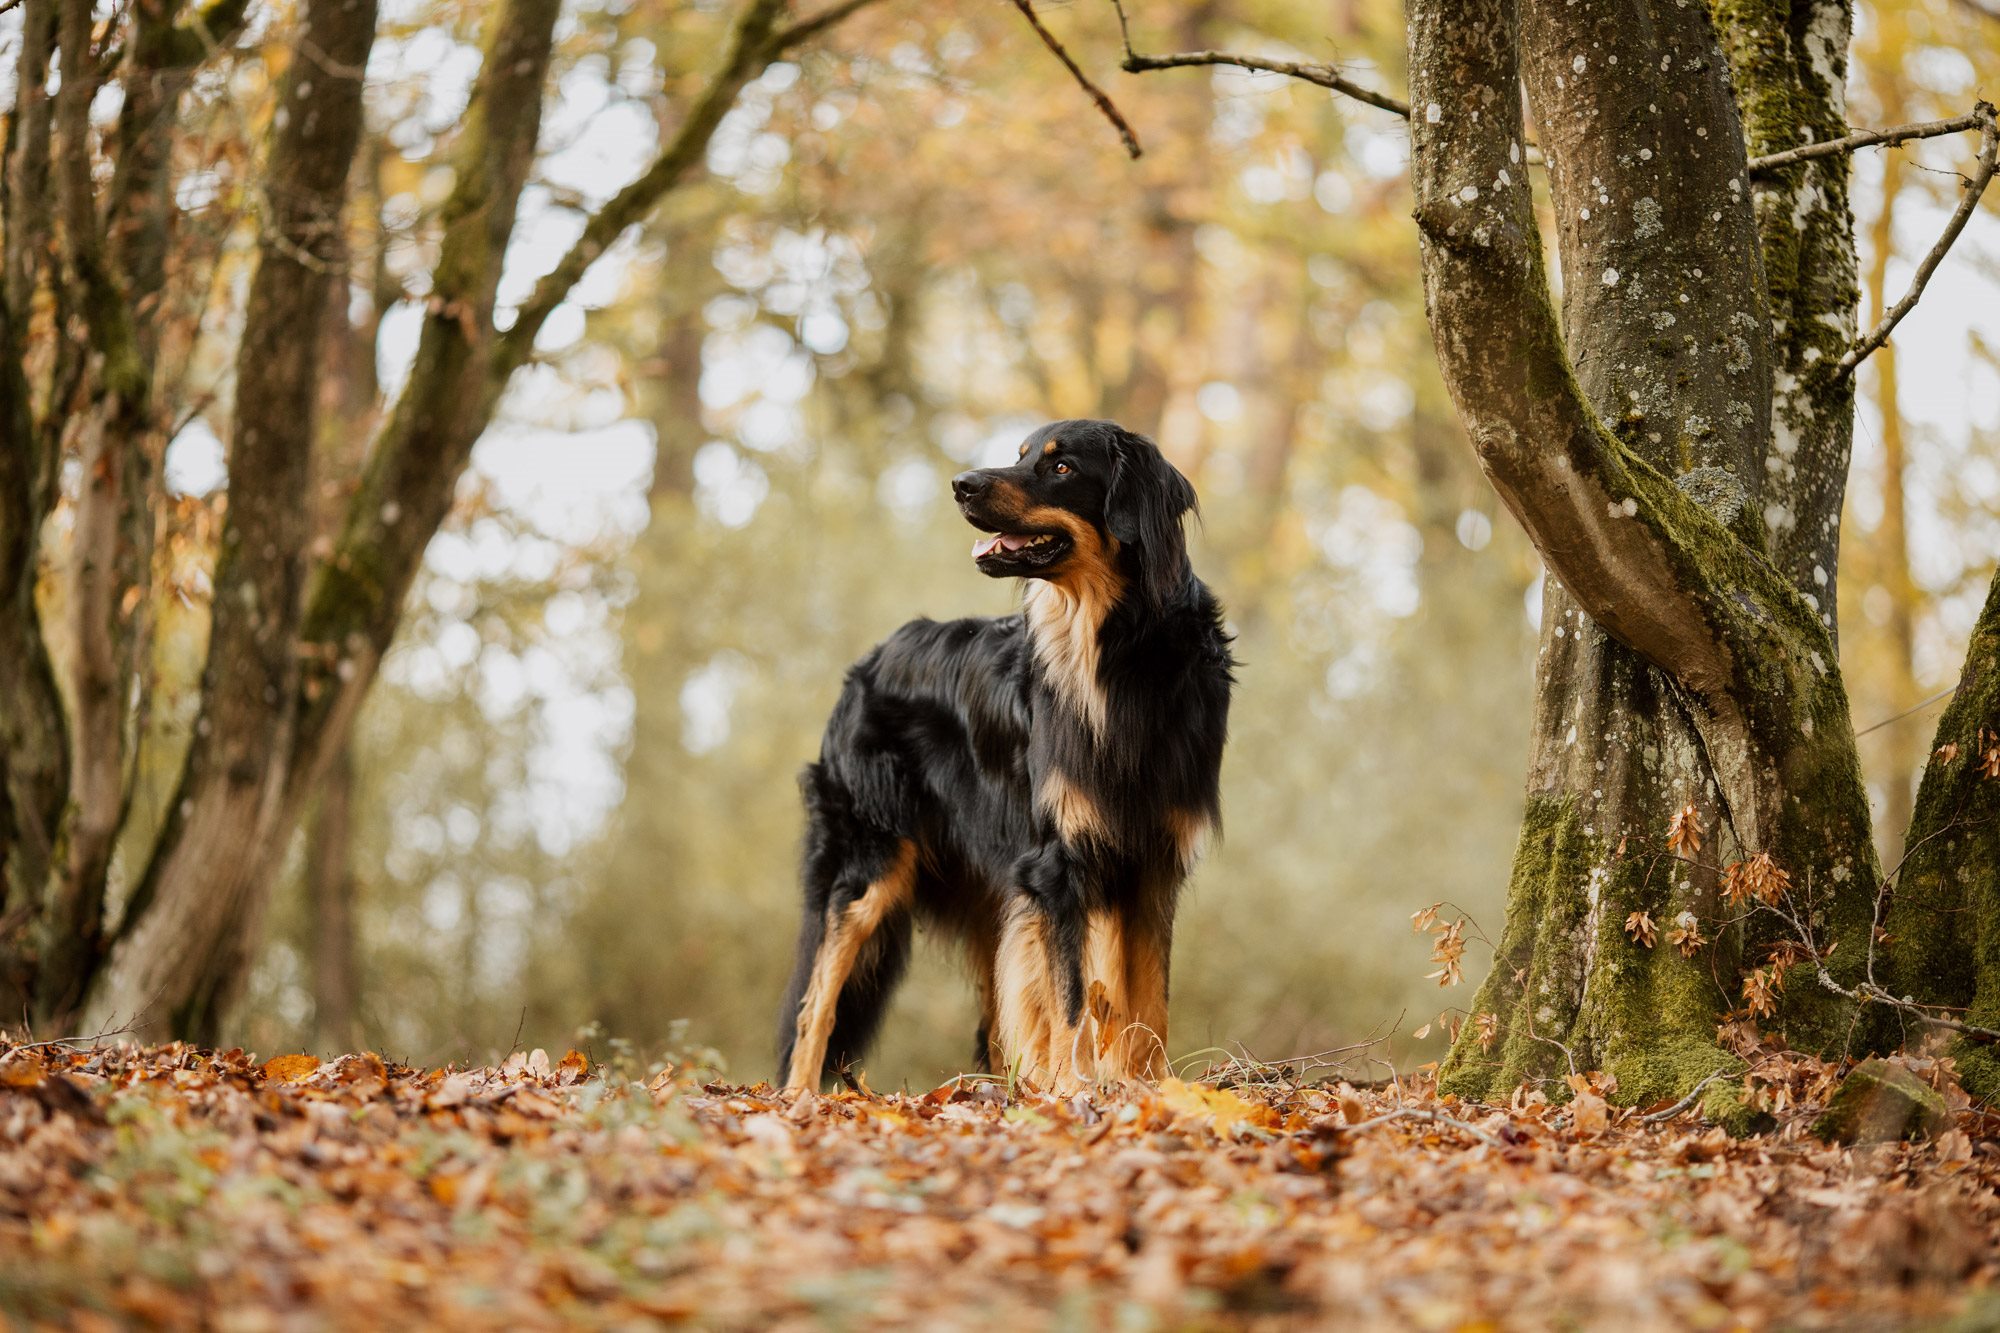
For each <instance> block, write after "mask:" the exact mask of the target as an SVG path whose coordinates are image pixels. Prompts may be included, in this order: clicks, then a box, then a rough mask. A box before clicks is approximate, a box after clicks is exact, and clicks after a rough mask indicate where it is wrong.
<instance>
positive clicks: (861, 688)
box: [778, 421, 1235, 1092]
mask: <svg viewBox="0 0 2000 1333" xmlns="http://www.w3.org/2000/svg"><path fill="white" fill-rule="evenodd" d="M952 492H953V495H954V496H955V498H956V500H957V502H958V507H959V511H960V512H961V513H962V514H963V515H964V516H965V518H966V520H967V522H969V523H970V524H971V525H972V526H973V527H974V528H976V529H978V530H979V531H980V532H981V533H983V534H985V535H983V536H982V537H980V539H979V540H978V541H977V542H976V543H975V544H974V545H973V548H972V558H973V562H974V564H975V565H976V566H977V568H978V569H979V571H980V572H981V573H983V574H985V575H987V576H989V577H991V578H1018V579H1020V580H1022V582H1023V585H1024V591H1023V609H1022V610H1021V611H1020V612H1019V613H1017V614H1014V615H1007V616H998V617H978V618H969V619H963V620H950V621H943V622H937V621H931V620H914V621H911V622H910V623H909V624H907V625H904V626H903V627H902V628H901V629H899V630H897V631H896V632H895V633H894V634H892V635H890V636H889V638H888V639H887V640H885V641H884V642H882V643H881V644H879V645H877V646H876V647H875V648H874V649H873V650H872V651H871V652H869V653H868V655H867V656H865V657H863V658H862V659H861V660H860V661H859V662H857V663H856V664H855V665H854V666H853V667H852V668H851V669H849V671H848V673H847V679H846V683H845V686H844V688H843V689H842V691H841V694H840V698H839V701H838V702H837V703H836V704H835V705H834V708H833V714H832V717H831V718H830V719H829V720H828V722H827V727H826V735H825V739H824V741H823V742H822V744H821V747H820V757H819V761H818V762H817V763H813V764H809V765H807V767H806V769H805V771H804V773H803V774H802V775H801V777H800V788H801V790H802V792H803V795H804V798H805V806H806V822H807V830H806V837H805V850H804V856H803V866H802V874H801V879H802V881H803V887H804V894H805V912H804V920H803V922H802V924H801V926H800V930H799V940H798V954H797V961H796V964H795V966H794V968H793V972H792V976H791V981H790V984H789V985H788V986H787V988H786V991H785V998H784V1002H783V1008H782V1010H781V1013H780V1022H779V1037H778V1044H779V1050H780V1054H779V1066H780V1070H779V1075H780V1077H781V1078H782V1079H783V1080H784V1082H785V1084H786V1085H787V1086H790V1087H798V1088H814V1089H817V1088H818V1087H819V1086H820V1085H821V1082H822V1080H823V1079H824V1077H825V1076H826V1074H827V1072H828V1071H829V1069H832V1070H845V1069H846V1068H847V1066H848V1065H849V1064H850V1063H851V1062H852V1061H854V1060H857V1059H859V1058H860V1057H861V1055H862V1054H863V1053H864V1051H865V1050H866V1048H867V1046H868V1044H869V1042H870V1040H871V1039H872V1038H873V1037H874V1035H875V1033H876V1031H877V1029H878V1028H879V1027H880V1025H881V1021H882V1015H883V1012H884V1010H885V1009H886V1008H887V1006H888V1003H889V999H890V996H891V994H892V993H893V991H894V989H895V987H896V984H897V982H898V981H899V980H900V979H901V976H902V973H903V970H904V967H905V965H906V964H907V962H908V960H909V956H910V943H911V934H912V930H913V928H914V926H915V925H916V924H917V923H918V922H922V923H923V924H924V925H926V926H927V927H930V928H933V929H937V930H940V931H942V932H943V933H944V934H945V935H946V936H947V937H949V938H952V939H955V940H956V941H957V942H958V943H959V944H960V945H961V946H962V947H963V949H964V950H965V954H966V957H967V960H968V962H969V964H970V970H971V972H972V975H973V978H974V980H975V984H976V985H977V987H978V991H979V1001H980V1024H979V1031H978V1035H977V1037H976V1039H975V1042H974V1050H973V1063H974V1065H975V1067H976V1068H978V1069H980V1070H982V1071H1007V1072H1011V1073H1014V1074H1015V1075H1016V1076H1017V1077H1019V1078H1022V1079H1025V1080H1027V1081H1028V1082H1030V1083H1032V1084H1033V1085H1035V1086H1037V1087H1040V1088H1045V1089H1050V1090H1055V1091H1063V1092H1073V1091H1075V1090H1076V1089H1078V1088H1080V1087H1082V1086H1083V1085H1085V1084H1087V1083H1089V1082H1092V1081H1094V1080H1102V1079H1125V1078H1157V1077H1158V1076H1160V1074H1162V1073H1163V1072H1164V1071H1165V1069H1166V1041H1167V984H1168V970H1169V956H1170V953H1171V949H1172V944H1173V924H1174V908H1175V903H1176V900H1177V899H1178V897H1179V894H1180V889H1181V885H1182V883H1183V881H1184V880H1185V879H1186V878H1187V875H1188V872H1189V870H1190V869H1191V868H1192V867H1193V866H1194V864H1195V862H1196V860H1197V858H1198V857H1199V856H1200V854H1201V850H1202V848H1203V845H1204V843H1205V841H1206V840H1207V838H1208V837H1209V836H1210V834H1212V833H1213V832H1214V831H1216V830H1217V829H1218V827H1219V823H1220V814H1221V811H1220V799H1219V777H1220V770H1221V766H1222V751H1223V744H1224V741H1225V739H1226V737H1227V732H1228V722H1229V698H1230V691H1231V689H1232V687H1233V684H1234V668H1235V662H1234V659H1233V658H1232V656H1231V653H1230V639H1229V635H1228V634H1227V633H1226V632H1225V630H1224V628H1223V620H1222V609H1221V606H1220V604H1219V603H1218V602H1217V601H1216V599H1215V597H1214V595H1213V594H1212V593H1211V592H1210V591H1209V589H1208V587H1207V585H1205V584H1204V583H1202V581H1201V580H1200V579H1198V578H1196V577H1195V575H1194V571H1193V569H1192V568H1191V567H1190V565H1189V563H1188V555H1187V543H1186V539H1185V535H1184V532H1183V527H1182V525H1183V521H1184V517H1185V515H1187V514H1188V513H1189V511H1191V510H1193V509H1194V508H1195V503H1196V502H1195V493H1194V488H1193V486H1191V485H1190V484H1189V483H1188V480H1187V478H1186V477H1184V476H1182V475H1181V474H1180V472H1179V471H1177V470H1176V469H1175V468H1174V467H1173V465H1172V464H1170V463H1169V462H1167V460H1166V458H1165V457H1163V456H1162V455H1161V453H1160V451H1159V449H1158V447H1156V446H1155V445H1154V444H1153V442H1152V441H1151V440H1148V439H1146V438H1145V437H1144V436H1141V435H1137V434H1134V433H1133V432H1131V431H1128V430H1126V429H1124V428H1123V427H1121V426H1118V425H1116V424H1114V423H1112V422H1109V421H1058V422H1055V423H1053V424H1052V425H1047V426H1043V427H1042V428H1041V429H1039V430H1037V431H1035V432H1034V433H1033V434H1031V435H1029V436H1028V438H1027V439H1026V440H1025V441H1024V442H1023V443H1022V444H1021V447H1020V454H1019V458H1018V461H1017V462H1015V463H1014V464H1013V465H1012V466H1008V467H997V468H984V469H979V470H976V471H970V472H963V473H960V474H959V475H958V476H956V477H954V478H953V479H952Z"/></svg>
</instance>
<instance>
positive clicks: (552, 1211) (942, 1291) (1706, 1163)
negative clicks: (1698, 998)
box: [0, 1015, 2000, 1329]
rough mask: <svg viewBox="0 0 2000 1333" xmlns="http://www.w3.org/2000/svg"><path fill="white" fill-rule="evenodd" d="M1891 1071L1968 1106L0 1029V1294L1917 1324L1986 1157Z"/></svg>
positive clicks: (143, 1318)
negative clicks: (1674, 1103)
mask: <svg viewBox="0 0 2000 1333" xmlns="http://www.w3.org/2000/svg"><path fill="white" fill-rule="evenodd" d="M1487 1017H1488V1016H1486V1015H1475V1016H1474V1017H1473V1018H1472V1019H1471V1020H1469V1021H1471V1022H1472V1023H1474V1024H1475V1025H1478V1026H1477V1028H1476V1030H1477V1031H1479V1032H1481V1033H1482V1034H1484V1033H1485V1032H1486V1031H1487V1026H1486V1024H1485V1022H1484V1020H1485V1019H1486V1018H1487ZM1493 1031H1494V1032H1495V1033H1496V1034H1497V1026H1495V1027H1494V1028H1493ZM1907 1063H1908V1065H1909V1067H1910V1068H1911V1069H1912V1070H1914V1071H1915V1072H1916V1073H1917V1074H1918V1076H1919V1077H1921V1078H1923V1079H1925V1080H1926V1081H1927V1082H1930V1083H1932V1084H1934V1085H1936V1086H1938V1087H1939V1089H1940V1091H1945V1092H1947V1100H1948V1102H1949V1104H1950V1105H1951V1106H1952V1107H1953V1111H1954V1115H1955V1117H1956V1120H1957V1125H1956V1127H1955V1128H1952V1129H1950V1130H1949V1131H1947V1132H1946V1133H1944V1134H1942V1135H1941V1136H1940V1137H1939V1139H1938V1140H1937V1141H1936V1142H1935V1143H1932V1144H1917V1145H1909V1144H1891V1145H1884V1146H1881V1147H1877V1148H1872V1149H1867V1150H1861V1149H1842V1148H1838V1147H1830V1146H1826V1145H1822V1144H1819V1143H1817V1142H1815V1141H1812V1140H1809V1139H1804V1138H1801V1137H1799V1135H1798V1134H1797V1133H1795V1132H1790V1131H1788V1132H1787V1133H1785V1134H1781V1135H1774V1136H1768V1137H1763V1138H1753V1139H1748V1140H1741V1141H1738V1140H1732V1139H1730V1138H1728V1137H1727V1136H1726V1135H1724V1134H1722V1133H1721V1131H1719V1130H1711V1129H1708V1128H1707V1127H1705V1126H1703V1125H1701V1124H1699V1123H1698V1122H1697V1117H1696V1115H1694V1114H1692V1113H1690V1114H1683V1115H1681V1116H1679V1118H1677V1119H1675V1120H1672V1121H1669V1122H1668V1123H1665V1124H1662V1125H1647V1124H1645V1123H1644V1122H1643V1121H1642V1120H1641V1119H1640V1117H1639V1116H1638V1115H1637V1114H1636V1113H1635V1112H1632V1111H1628V1110H1625V1109H1623V1108H1621V1107H1619V1106H1617V1105H1615V1102H1616V1101H1617V1099H1618V1093H1617V1090H1616V1087H1615V1085H1614V1084H1613V1083H1611V1081H1610V1080H1608V1079H1606V1078H1604V1077H1603V1076H1601V1075H1596V1074H1583V1075H1579V1076H1577V1077H1576V1078H1575V1079H1574V1080H1573V1081H1572V1082H1571V1084H1570V1085H1569V1086H1568V1087H1567V1088H1563V1087H1561V1086H1560V1085H1558V1087H1557V1088H1556V1091H1557V1092H1558V1093H1560V1094H1561V1095H1562V1096H1563V1097H1564V1098H1566V1100H1563V1101H1561V1102H1560V1104H1557V1103H1552V1102H1551V1100H1550V1097H1549V1096H1548V1095H1546V1094H1545V1093H1544V1092H1543V1091H1542V1090H1540V1089H1535V1088H1525V1089H1523V1090H1522V1091H1521V1093H1520V1094H1518V1095H1517V1096H1516V1097H1515V1099H1514V1101H1513V1103H1512V1104H1511V1105H1509V1106H1507V1107H1490V1106H1481V1105H1476V1104H1469V1103H1462V1102H1458V1101H1456V1100H1454V1099H1452V1098H1450V1097H1441V1096H1439V1095H1437V1093H1436V1092H1435V1090H1434V1088H1433V1087H1432V1085H1431V1084H1430V1083H1429V1081H1428V1080H1427V1079H1426V1078H1425V1077H1423V1076H1418V1077H1416V1078H1414V1079H1412V1078H1408V1077H1405V1078H1403V1079H1401V1080H1399V1081H1396V1082H1392V1083H1389V1084H1386V1085H1382V1086H1373V1087H1367V1086H1354V1085H1351V1084H1346V1083H1341V1084H1336V1085H1334V1086H1331V1087H1328V1086H1315V1085H1299V1084H1297V1083H1295V1082H1293V1081H1291V1079H1290V1077H1289V1076H1281V1075H1280V1074H1279V1072H1278V1071H1265V1072H1264V1073H1263V1074H1261V1075H1260V1074H1259V1073H1258V1072H1257V1070H1258V1069H1259V1068H1260V1067H1256V1066H1244V1067H1243V1069H1242V1070H1239V1075H1240V1077H1239V1078H1238V1079H1237V1081H1235V1082H1233V1083H1231V1084H1230V1085H1228V1086H1215V1085H1213V1084H1208V1083H1202V1082H1196V1081H1181V1080H1172V1079H1170V1080H1165V1081H1163V1082H1161V1083H1160V1084H1159V1085H1158V1086H1152V1085H1146V1084H1133V1085H1129V1086H1125V1087H1116V1088H1100V1089H1095V1090H1091V1091H1088V1092H1085V1093H1082V1094H1078V1095H1075V1096H1071V1097H1066V1098H1058V1097H1053V1096H1043V1095H1040V1094H1037V1093H1035V1092H1033V1091H1032V1090H1027V1089H1018V1090H1017V1092H1016V1095H1010V1094H1009V1092H1008V1090H1007V1089H1006V1087H1005V1086H1004V1085H1002V1084H1000V1083H997V1082H994V1081H990V1080H978V1079H962V1080H954V1081H953V1082H951V1083H947V1084H945V1085H944V1086H942V1087H939V1088H936V1089H933V1090H931V1091H929V1092H926V1093H923V1094H921V1095H912V1094H888V1095H863V1094H859V1093H855V1092H841V1093H837V1094H834V1095H832V1096H819V1095H815V1094H798V1093H792V1092H779V1091H774V1090H772V1089H771V1088H769V1087H766V1086H763V1085H757V1086H754V1087H736V1086H731V1085H726V1084H719V1083H702V1082H698V1081H696V1079H695V1078H694V1077H693V1076H692V1075H690V1074H686V1073H683V1072H681V1071H678V1070H675V1069H673V1068H671V1067H669V1068H663V1069H660V1070H658V1071H656V1072H654V1073H653V1074H651V1076H650V1077H647V1078H646V1079H645V1080H644V1081H643V1082H639V1081H631V1080H629V1079H627V1078H623V1077H614V1076H611V1075H610V1074H608V1073H607V1071H592V1069H591V1067H590V1065H589V1062H588V1061H587V1059H586V1058H585V1057H584V1056H582V1055H581V1054H580V1053H575V1052H572V1053H570V1055H566V1056H564V1057H563V1058H562V1059H561V1060H556V1061H551V1060H550V1058H549V1057H548V1056H547V1055H545V1054H542V1053H540V1052H529V1053H525V1054H518V1055H514V1056H510V1057H509V1058H508V1059H507V1060H506V1061H504V1062H502V1063H501V1064H499V1065H498V1066H495V1067H491V1068H483V1069H431V1070H424V1069H412V1068H408V1067H405V1066H401V1065H396V1064H393V1063H389V1062H385V1061H383V1060H381V1059H379V1058H377V1057H375V1056H371V1055H365V1054H364V1055H351V1056H343V1057H340V1058H339V1059H335V1060H329V1061H326V1062H320V1061H316V1060H313V1059H312V1058H311V1057H309V1056H281V1057H278V1058H277V1059H275V1060H271V1061H268V1062H265V1063H262V1064H260V1063H258V1062H257V1061H255V1060H254V1059H252V1058H251V1057H248V1056H246V1055H245V1054H244V1053H243V1052H241V1051H227V1052H213V1051H206V1050H199V1049H195V1048H191V1047H186V1046H163V1047H155V1048H148V1049H138V1048H132V1047H106V1048H103V1049H99V1050H69V1049H62V1048H54V1049H46V1050H42V1049H27V1048H18V1047H16V1048H9V1047H7V1046H5V1045H4V1043H0V1318H11V1319H13V1320H14V1321H16V1322H20V1323H23V1324H46V1325H51V1326H55V1325H66V1326H68V1325H73V1326H85V1325H89V1324H91V1323H92V1321H93V1320H94V1321H96V1322H97V1323H98V1324H100V1325H103V1324H106V1323H109V1324H124V1325H133V1324H137V1325H147V1326H153V1327H163V1328H182V1327H198V1326H232V1325H242V1326H245V1327H251V1326H256V1327H263V1326H278V1327H289V1326H307V1327H310V1326H319V1325H334V1326H355V1327H363V1326H375V1325H383V1324H396V1325H416V1326H448V1327H475V1328H502V1327H504V1328H530V1329H532V1328H553V1327H567V1326H577V1325H583V1326H590V1327H602V1326H634V1327H641V1326H650V1325H652V1324H654V1323H656V1322H659V1321H663V1320H665V1321H678V1322H690V1321H691V1322H693V1323H696V1324H698V1325H700V1326H703V1327H727V1328H748V1327H767V1326H787V1327H803V1326H817V1325H825V1324H838V1325H860V1324H870V1323H889V1324H926V1325H933V1326H944V1327H949V1326H957V1325H962V1324H965V1323H969V1322H972V1321H974V1320H975V1319H976V1320H977V1321H978V1322H981V1323H991V1324H995V1325H998V1326H1008V1327H1013V1326H1019V1327H1041V1326H1047V1325H1050V1324H1053V1323H1070V1324H1082V1325H1092V1326H1101V1325H1109V1324H1112V1323H1120V1324H1126V1323H1141V1324H1143V1323H1151V1324H1164V1325H1168V1326H1181V1325H1187V1324H1191V1323H1192V1324H1200V1325H1202V1326H1224V1325H1234V1324H1237V1323H1241V1322H1251V1321H1258V1320H1261V1321H1263V1322H1265V1323H1270V1322H1272V1321H1273V1319H1274V1317H1275V1318H1276V1319H1277V1320H1278V1321H1279V1322H1284V1323H1299V1324H1308V1325H1310V1324H1331V1323H1337V1324H1339V1325H1341V1326H1345V1327H1412V1326H1421V1327H1462V1326H1485V1327H1496V1328H1499V1327H1533V1328H1538V1327H1547V1326H1549V1325H1551V1324H1569V1325H1582V1324H1587V1325H1601V1326H1607V1327H1608V1326H1616V1327H1630V1328H1679V1327H1691V1326H1702V1327H1708V1326H1724V1327H1728V1326H1739V1325H1747V1326H1758V1325H1764V1324H1769V1323H1773V1322H1784V1323H1788V1324H1791V1325H1795V1326H1808V1327H1810V1326H1825V1325H1839V1326H1856V1325H1869V1326H1878V1325H1897V1324H1902V1323H1905V1322H1911V1321H1927V1320H1935V1319H1939V1318H1943V1317H1947V1316H1949V1315H1951V1314H1953V1313H1954V1312H1957V1311H1959V1310H1961V1309H1963V1308H1964V1307H1965V1303H1966V1301H1967V1300H1968V1298H1969V1293H1972V1292H1974V1291H1976V1290H1977V1289H1978V1288H1981V1287H1985V1286H1988V1285H1990V1284H1991V1283H1992V1282H1993V1281H1994V1280H1995V1278H1996V1276H2000V1239H1997V1238H2000V1195H1996V1191H1995V1186H1996V1184H2000V1155H1996V1146H1995V1144H1994V1142H1993V1140H1992V1138H1991V1134H1992V1132H1993V1129H1994V1128H1995V1122H1994V1121H1992V1120H1989V1119H1988V1118H1987V1117H1985V1116H1984V1115H1983V1114H1981V1113H1980V1112H1978V1111H1976V1110H1975V1109H1974V1108H1972V1107H1971V1106H1970V1105H1969V1103H1968V1102H1967V1101H1966V1099H1965V1096H1964V1094H1963V1092H1962V1091H1961V1090H1959V1089H1958V1086H1957V1083H1956V1079H1955V1074H1954V1071H1953V1069H1952V1067H1951V1065H1950V1062H1949V1061H1948V1060H1943V1059H1933V1060H1918V1059H1911V1060H1909V1061H1907ZM308 1065H310V1067H308ZM1754 1068H1755V1072H1754V1074H1753V1076H1751V1077H1749V1078H1747V1079H1746V1086H1747V1087H1748V1088H1750V1089H1751V1090H1752V1091H1754V1093H1755V1095H1756V1096H1757V1098H1758V1099H1759V1100H1760V1103H1761V1104H1763V1105H1766V1106H1768V1107H1770V1108H1772V1109H1773V1112H1774V1113H1776V1114H1781V1115H1783V1116H1785V1117H1786V1118H1787V1123H1788V1124H1794V1125H1796V1124H1798V1123H1801V1122H1802V1118H1803V1117H1809V1115H1810V1111H1809V1110H1807V1109H1802V1108H1803V1107H1804V1104H1805V1103H1807V1102H1810V1101H1811V1100H1812V1099H1813V1098H1814V1097H1817V1096H1821V1095H1823V1093H1824V1090H1825V1089H1826V1088H1828V1087H1830V1086H1831V1083H1832V1081H1833V1075H1832V1074H1831V1073H1830V1072H1829V1071H1828V1070H1827V1069H1826V1068H1825V1067H1823V1066H1817V1065H1814V1064H1813V1063H1811V1062H1807V1061H1804V1060H1803V1059H1801V1058H1799V1057H1794V1056H1790V1055H1786V1054H1782V1053H1764V1054H1760V1055H1757V1056H1756V1059H1755V1065H1754ZM1260 1079H1261V1080H1263V1081H1259V1080H1260ZM1245 1080H1248V1081H1245ZM56 1088H61V1089H63V1091H62V1092H60V1093H57V1092H53V1091H52V1090H53V1089H56Z"/></svg>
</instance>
